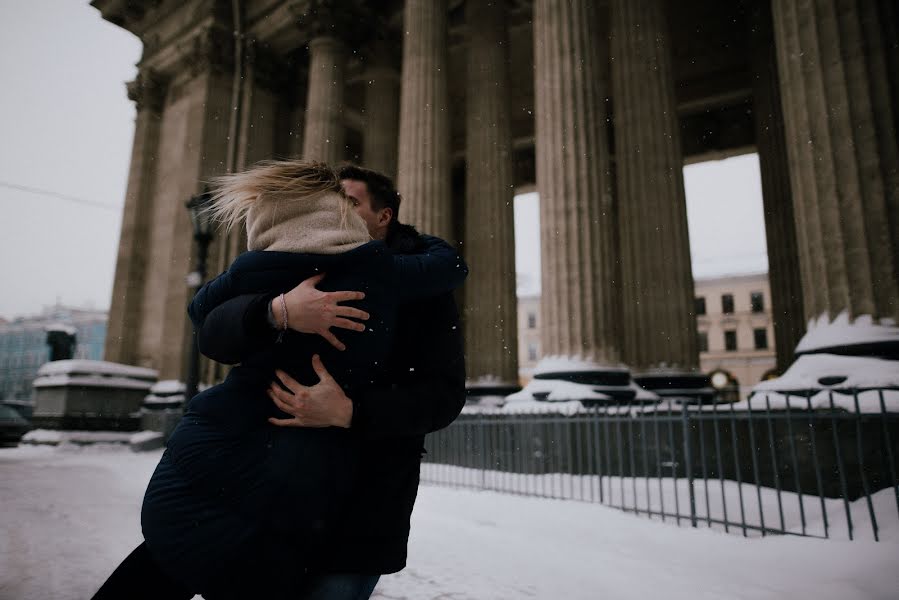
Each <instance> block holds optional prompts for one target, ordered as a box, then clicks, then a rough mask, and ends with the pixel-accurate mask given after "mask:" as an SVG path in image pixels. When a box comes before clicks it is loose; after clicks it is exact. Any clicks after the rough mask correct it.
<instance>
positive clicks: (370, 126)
mask: <svg viewBox="0 0 899 600" xmlns="http://www.w3.org/2000/svg"><path fill="white" fill-rule="evenodd" d="M363 79H364V80H365V82H366V87H365V130H364V131H363V132H362V135H363V146H362V162H363V164H364V165H365V166H366V167H368V168H369V169H374V170H375V171H380V172H381V173H384V174H385V175H387V176H388V177H390V178H391V179H396V157H397V137H398V134H399V118H400V90H399V75H398V73H397V72H396V70H395V69H394V68H393V66H392V65H391V64H390V60H389V58H388V56H387V50H386V48H384V47H383V46H381V47H378V48H376V49H375V50H374V51H373V52H372V55H371V61H370V63H369V65H368V67H367V68H366V69H365V72H364V74H363Z"/></svg>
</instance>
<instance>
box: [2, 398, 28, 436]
mask: <svg viewBox="0 0 899 600" xmlns="http://www.w3.org/2000/svg"><path fill="white" fill-rule="evenodd" d="M29 429H31V423H29V422H28V420H27V419H25V418H24V417H23V416H22V415H20V414H19V413H18V411H17V410H16V409H14V408H13V407H11V406H6V405H5V404H0V446H18V445H19V440H21V439H22V436H23V435H25V434H26V433H27V432H28V430H29Z"/></svg>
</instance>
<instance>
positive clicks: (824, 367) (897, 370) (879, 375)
mask: <svg viewBox="0 0 899 600" xmlns="http://www.w3.org/2000/svg"><path fill="white" fill-rule="evenodd" d="M823 377H837V378H839V379H837V380H836V381H835V382H834V383H833V384H832V385H830V386H828V385H824V384H822V383H821V379H822V378H823ZM890 387H892V388H897V387H899V361H895V360H885V359H881V358H872V357H864V356H840V355H836V354H804V355H802V356H800V357H799V358H797V359H796V362H794V363H793V364H792V365H791V366H790V368H789V369H787V372H786V373H784V374H783V376H781V377H778V378H776V379H769V380H768V381H763V382H761V383H759V384H758V385H756V386H755V387H753V388H752V396H751V397H750V398H749V399H748V400H744V401H742V402H739V403H737V404H735V405H734V408H736V409H743V410H745V409H746V407H747V406H748V405H749V404H752V407H753V408H762V409H763V408H765V397H767V398H768V402H769V403H770V404H771V408H784V407H786V405H787V403H789V404H790V408H793V407H797V408H807V407H808V403H807V401H806V399H805V393H806V392H807V391H808V390H812V391H814V390H818V391H817V392H815V393H814V395H812V398H811V400H812V407H813V408H829V407H830V401H831V397H832V398H833V402H834V405H835V406H837V407H840V408H843V409H845V410H849V411H854V410H855V399H854V398H853V396H852V392H851V390H854V389H865V388H890ZM840 391H843V393H839V392H840ZM779 392H795V393H796V394H798V395H791V396H790V397H789V398H788V397H787V395H785V394H783V393H779ZM847 392H848V393H847ZM881 393H882V394H883V399H884V404H885V405H886V406H887V409H888V410H890V411H893V412H899V390H897V389H885V390H883V391H882V392H881V391H879V390H876V389H875V390H867V391H860V392H858V400H859V405H860V408H861V409H862V412H880V394H881Z"/></svg>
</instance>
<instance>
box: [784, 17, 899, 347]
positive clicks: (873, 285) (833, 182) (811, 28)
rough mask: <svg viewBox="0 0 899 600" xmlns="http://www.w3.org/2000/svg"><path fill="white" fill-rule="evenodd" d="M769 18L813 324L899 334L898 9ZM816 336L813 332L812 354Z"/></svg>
mask: <svg viewBox="0 0 899 600" xmlns="http://www.w3.org/2000/svg"><path fill="white" fill-rule="evenodd" d="M772 6H773V16H774V30H775V39H776V45H777V64H778V70H779V75H780V82H781V93H782V104H783V115H784V124H785V127H786V146H787V151H788V157H789V165H790V183H791V189H792V192H793V200H794V203H795V210H796V214H795V219H796V234H797V242H798V246H799V257H800V268H801V272H802V291H803V298H804V307H805V316H806V318H807V319H809V320H810V324H811V325H817V326H821V325H824V324H826V323H828V322H830V321H832V320H833V319H835V318H836V317H837V316H839V315H842V314H844V313H845V315H846V317H848V319H850V320H853V321H854V320H855V319H857V318H858V317H860V316H866V315H869V316H870V317H871V319H872V320H873V323H874V324H875V325H876V324H878V323H880V324H881V325H882V326H884V327H886V326H888V325H889V324H890V323H892V324H893V325H895V323H896V322H897V321H899V289H897V286H899V283H897V282H899V150H897V122H896V118H897V116H899V115H897V108H899V104H897V100H899V99H897V94H896V90H895V86H893V85H892V84H894V83H895V81H896V64H897V63H896V46H895V39H896V38H895V33H896V31H895V27H896V26H895V23H896V20H895V19H896V14H895V13H896V9H895V7H893V6H892V3H890V2H878V1H869V0H841V1H840V2H837V1H836V0H820V1H819V2H815V3H810V2H807V1H798V0H783V1H780V2H775V3H773V5H772ZM881 320H885V322H883V321H881ZM810 336H811V338H814V337H816V336H812V329H811V327H810V330H809V333H808V334H807V335H806V338H804V339H803V342H805V341H806V339H810ZM836 341H837V342H840V341H839V340H836ZM828 344H830V345H833V344H834V340H830V341H829V342H828ZM802 345H803V344H802V343H800V348H802ZM838 345H840V344H838ZM818 347H820V346H818ZM806 349H810V348H808V347H807V348H806Z"/></svg>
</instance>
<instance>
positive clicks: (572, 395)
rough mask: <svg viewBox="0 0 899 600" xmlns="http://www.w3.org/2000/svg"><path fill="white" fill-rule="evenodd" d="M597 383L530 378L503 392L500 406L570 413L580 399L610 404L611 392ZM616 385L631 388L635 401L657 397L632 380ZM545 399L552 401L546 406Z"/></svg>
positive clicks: (515, 409) (650, 399)
mask: <svg viewBox="0 0 899 600" xmlns="http://www.w3.org/2000/svg"><path fill="white" fill-rule="evenodd" d="M597 387H599V386H597V385H593V384H587V383H574V382H571V381H563V380H560V379H532V380H531V381H529V382H528V384H527V385H526V386H525V387H524V388H523V389H522V390H521V391H520V392H516V393H514V394H509V395H508V396H506V405H505V406H504V407H503V409H504V411H506V412H541V411H542V412H547V411H549V410H552V411H553V412H557V411H567V412H566V414H570V411H572V410H574V408H575V406H576V407H577V408H578V409H579V410H580V409H583V405H582V404H581V403H580V401H581V400H586V401H588V402H591V403H609V404H611V403H615V402H616V401H615V399H614V398H613V397H612V396H610V395H608V394H604V393H602V392H599V391H597V389H596V388H597ZM620 389H622V390H631V391H633V392H634V394H635V396H634V401H636V402H640V403H644V402H653V401H658V400H659V396H658V395H657V394H655V393H653V392H650V391H649V390H646V389H644V388H642V387H640V386H639V385H637V384H636V383H634V381H633V380H631V381H630V382H629V383H628V385H627V386H622V387H621V388H620ZM618 402H619V403H621V404H627V401H624V400H621V401H618ZM549 403H552V405H551V406H550V405H549ZM572 403H573V404H572Z"/></svg>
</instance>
